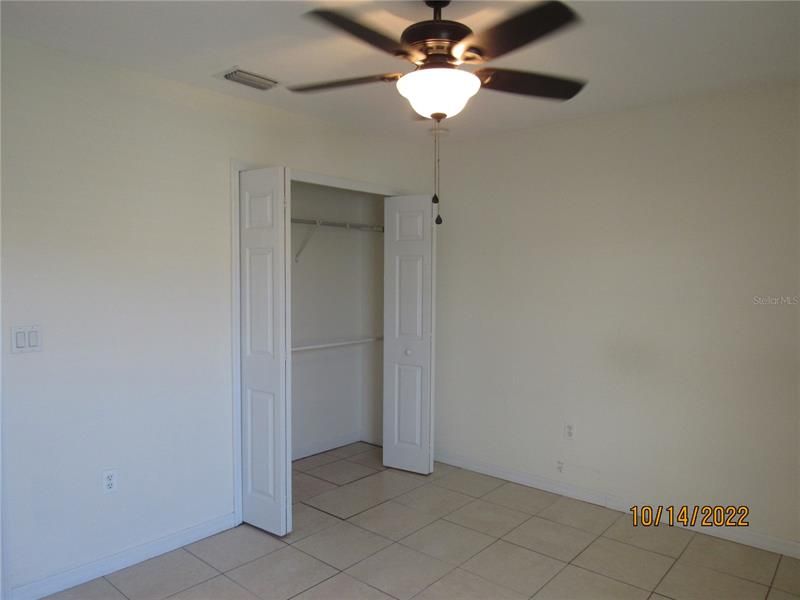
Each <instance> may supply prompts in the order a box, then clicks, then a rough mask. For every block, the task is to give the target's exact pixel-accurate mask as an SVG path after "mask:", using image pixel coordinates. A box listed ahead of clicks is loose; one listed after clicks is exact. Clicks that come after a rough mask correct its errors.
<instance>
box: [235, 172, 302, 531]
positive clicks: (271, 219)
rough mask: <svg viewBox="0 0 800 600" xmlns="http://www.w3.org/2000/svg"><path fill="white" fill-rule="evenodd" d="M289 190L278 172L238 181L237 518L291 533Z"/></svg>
mask: <svg viewBox="0 0 800 600" xmlns="http://www.w3.org/2000/svg"><path fill="white" fill-rule="evenodd" d="M287 204H288V190H287V189H286V170H285V169H283V168H270V169H257V170H254V171H243V172H241V173H240V175H239V215H240V219H239V220H240V227H239V231H240V273H241V365H242V371H241V381H242V388H241V390H242V514H243V518H244V520H245V521H246V522H247V523H250V524H252V525H255V526H256V527H259V528H261V529H264V530H266V531H269V532H271V533H274V534H276V535H285V534H286V533H288V532H289V531H290V530H291V527H292V524H291V467H290V459H291V454H290V450H289V448H290V443H289V441H290V434H289V432H290V431H291V419H290V417H291V408H290V406H289V402H288V397H289V396H288V387H289V385H290V384H289V379H288V378H289V368H290V367H289V360H290V354H289V352H288V347H287V346H288V345H289V343H290V342H289V339H290V335H289V332H288V310H289V304H288V302H289V284H288V270H287V266H286V262H287V261H286V255H287V253H286V241H287V236H288V233H287V231H288V227H287V220H288V219H287V212H288V206H287Z"/></svg>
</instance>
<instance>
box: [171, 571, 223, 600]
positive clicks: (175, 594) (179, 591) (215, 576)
mask: <svg viewBox="0 0 800 600" xmlns="http://www.w3.org/2000/svg"><path fill="white" fill-rule="evenodd" d="M214 570H215V571H216V569H214ZM220 575H222V573H220V572H219V571H217V574H216V575H214V576H213V577H209V578H208V579H204V580H203V581H199V582H197V583H193V584H192V585H190V586H189V587H187V588H183V589H182V590H178V591H177V592H175V593H174V594H170V595H169V596H167V597H165V598H164V600H169V598H174V597H175V596H177V595H178V594H182V593H183V592H185V591H187V590H191V589H193V588H196V587H197V586H199V585H203V584H204V583H208V582H209V581H211V580H212V579H216V578H217V577H219V576H220Z"/></svg>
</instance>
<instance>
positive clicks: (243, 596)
mask: <svg viewBox="0 0 800 600" xmlns="http://www.w3.org/2000/svg"><path fill="white" fill-rule="evenodd" d="M169 600H259V598H258V596H256V595H254V594H251V593H250V592H248V591H247V590H246V589H244V588H243V587H242V586H240V585H239V584H238V583H234V582H233V581H232V580H230V579H228V578H227V577H225V576H224V575H220V576H219V577H215V578H214V579H210V580H209V581H206V582H205V583H201V584H200V585H196V586H194V587H193V588H189V589H188V590H186V591H185V592H181V593H180V594H177V595H176V596H170V598H169Z"/></svg>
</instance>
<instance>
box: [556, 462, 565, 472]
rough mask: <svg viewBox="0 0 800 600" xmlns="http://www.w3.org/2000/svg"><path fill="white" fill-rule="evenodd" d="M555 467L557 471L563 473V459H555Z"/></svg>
mask: <svg viewBox="0 0 800 600" xmlns="http://www.w3.org/2000/svg"><path fill="white" fill-rule="evenodd" d="M556 469H558V472H559V473H563V472H564V461H563V460H559V461H556Z"/></svg>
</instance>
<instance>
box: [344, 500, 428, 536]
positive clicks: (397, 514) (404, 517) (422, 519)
mask: <svg viewBox="0 0 800 600" xmlns="http://www.w3.org/2000/svg"><path fill="white" fill-rule="evenodd" d="M435 520H436V516H434V515H430V514H428V513H424V512H422V511H419V510H416V509H413V508H410V507H408V506H405V505H403V504H399V503H397V502H395V501H394V500H390V501H389V502H384V503H383V504H379V505H378V506H376V507H375V508H370V509H369V510H367V511H364V512H363V513H361V514H358V515H356V516H354V517H351V518H350V522H351V523H355V524H356V525H358V526H359V527H363V528H364V529H369V530H370V531H374V532H375V533H377V534H379V535H382V536H384V537H387V538H389V539H392V540H395V541H397V540H400V539H402V538H404V537H406V536H407V535H411V534H412V533H414V532H415V531H417V530H418V529H422V528H423V527H425V525H429V524H430V523H433V522H434V521H435Z"/></svg>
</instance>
